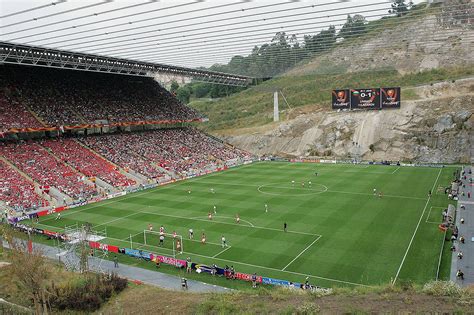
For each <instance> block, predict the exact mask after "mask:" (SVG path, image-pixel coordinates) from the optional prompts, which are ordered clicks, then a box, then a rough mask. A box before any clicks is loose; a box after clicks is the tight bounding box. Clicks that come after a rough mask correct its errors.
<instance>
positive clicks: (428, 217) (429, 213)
mask: <svg viewBox="0 0 474 315" xmlns="http://www.w3.org/2000/svg"><path fill="white" fill-rule="evenodd" d="M433 208H435V209H444V208H443V207H433V206H431V207H430V211H428V215H427V216H426V221H425V222H427V223H436V224H441V222H433V221H430V220H429V219H430V215H431V210H432V209H433Z"/></svg>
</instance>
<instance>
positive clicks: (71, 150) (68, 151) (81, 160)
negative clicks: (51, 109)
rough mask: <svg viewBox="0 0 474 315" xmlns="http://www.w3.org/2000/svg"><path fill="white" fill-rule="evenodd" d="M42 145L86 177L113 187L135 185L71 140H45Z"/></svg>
mask: <svg viewBox="0 0 474 315" xmlns="http://www.w3.org/2000/svg"><path fill="white" fill-rule="evenodd" d="M42 144H43V146H44V147H46V148H49V149H50V150H51V151H52V152H53V154H54V155H56V156H57V157H59V158H60V159H61V160H62V161H63V162H65V163H67V164H69V165H71V166H72V167H74V168H75V169H76V170H78V171H79V172H81V173H82V174H84V175H86V176H87V177H97V178H100V179H101V180H103V181H105V182H106V183H108V184H110V185H112V186H114V187H126V186H132V185H135V184H136V182H135V181H134V180H131V179H129V178H127V177H126V176H125V175H123V174H121V173H120V172H119V171H118V170H117V169H116V167H115V166H114V165H113V164H111V163H109V162H107V161H106V160H105V159H103V158H101V157H99V156H97V155H96V154H94V153H92V152H91V151H90V150H88V149H87V148H84V147H83V146H81V145H80V144H79V143H77V142H76V141H75V140H73V139H60V140H47V141H44V142H43V143H42Z"/></svg>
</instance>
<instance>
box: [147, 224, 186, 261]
mask: <svg viewBox="0 0 474 315" xmlns="http://www.w3.org/2000/svg"><path fill="white" fill-rule="evenodd" d="M160 236H163V239H162V241H160ZM143 243H144V244H145V245H147V246H151V247H158V248H163V249H168V250H170V251H171V252H172V253H173V257H175V256H176V254H182V253H183V250H184V249H183V237H182V236H181V235H173V234H170V233H160V232H156V231H150V230H143Z"/></svg>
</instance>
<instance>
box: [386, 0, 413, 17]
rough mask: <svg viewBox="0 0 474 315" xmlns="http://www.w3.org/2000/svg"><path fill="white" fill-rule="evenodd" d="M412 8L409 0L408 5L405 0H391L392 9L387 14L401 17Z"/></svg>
mask: <svg viewBox="0 0 474 315" xmlns="http://www.w3.org/2000/svg"><path fill="white" fill-rule="evenodd" d="M412 6H413V2H412V1H411V0H410V1H409V2H408V3H406V1H405V0H392V8H391V9H390V10H388V13H391V14H396V15H397V16H398V17H401V16H404V15H405V14H407V13H408V10H410V8H411V7H412Z"/></svg>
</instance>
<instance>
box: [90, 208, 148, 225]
mask: <svg viewBox="0 0 474 315" xmlns="http://www.w3.org/2000/svg"><path fill="white" fill-rule="evenodd" d="M136 214H140V213H139V212H134V213H131V214H128V215H126V216H124V217H120V218H117V219H113V220H110V221H107V222H104V223H101V224H98V225H94V228H97V227H99V226H102V225H107V224H110V223H112V222H116V221H120V220H122V219H125V218H128V217H131V216H134V215H136Z"/></svg>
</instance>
